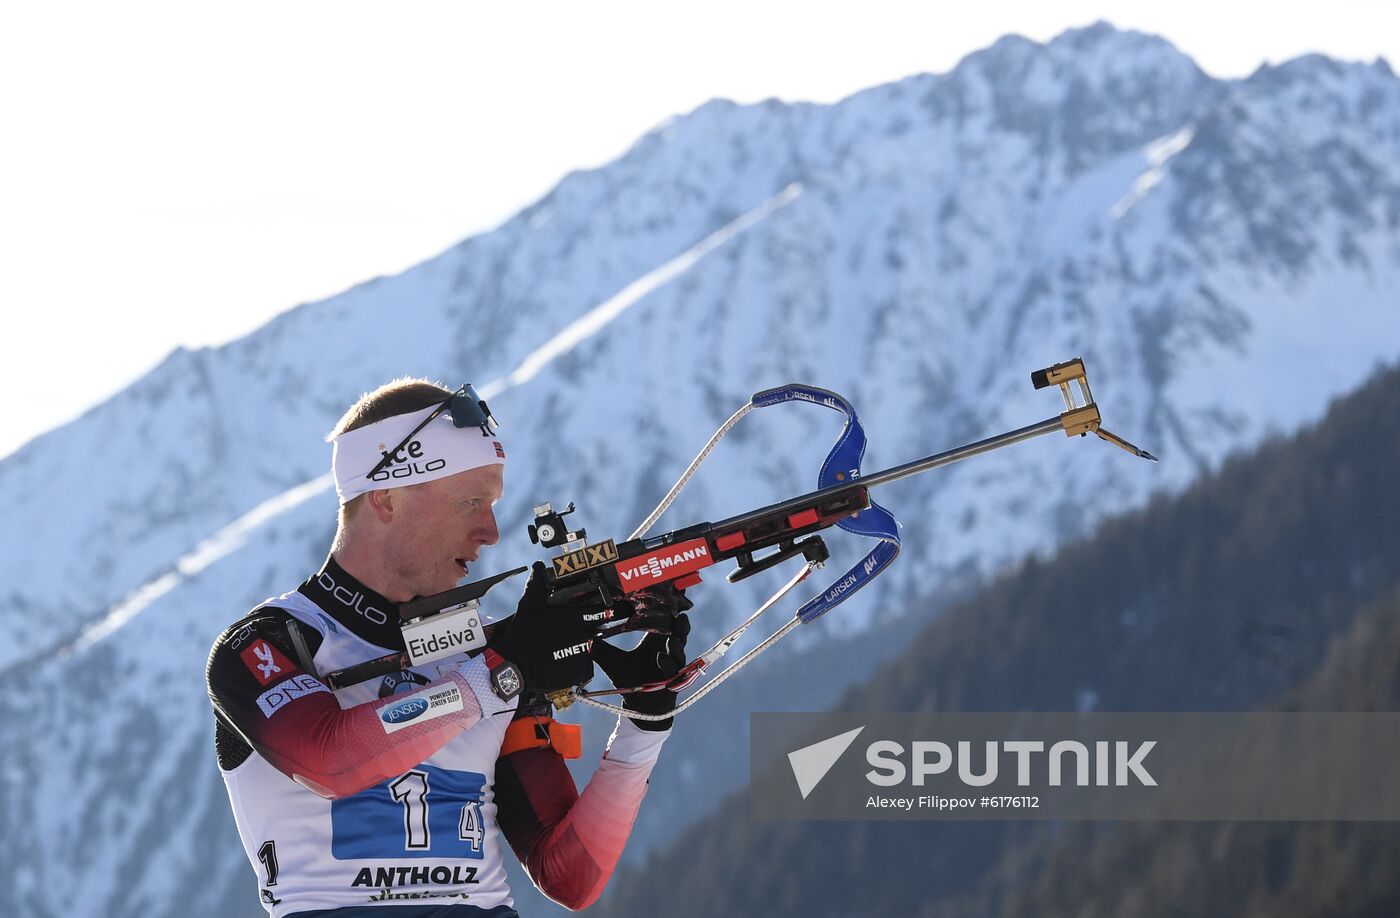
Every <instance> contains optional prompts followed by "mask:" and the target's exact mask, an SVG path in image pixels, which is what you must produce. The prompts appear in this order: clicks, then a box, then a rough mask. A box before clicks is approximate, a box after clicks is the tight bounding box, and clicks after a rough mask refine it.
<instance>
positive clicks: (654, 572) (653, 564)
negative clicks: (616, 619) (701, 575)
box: [617, 539, 714, 593]
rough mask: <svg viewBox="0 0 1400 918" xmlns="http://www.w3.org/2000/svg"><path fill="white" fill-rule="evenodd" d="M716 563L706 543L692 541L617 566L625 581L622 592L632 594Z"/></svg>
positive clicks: (630, 559) (631, 559) (699, 540)
mask: <svg viewBox="0 0 1400 918" xmlns="http://www.w3.org/2000/svg"><path fill="white" fill-rule="evenodd" d="M713 563H714V559H713V558H712V557H711V556H710V547H709V545H708V544H707V543H706V542H705V540H704V539H691V540H690V541H689V542H682V543H680V544H679V545H673V546H672V547H670V548H667V549H662V550H660V551H655V552H652V553H651V554H649V555H642V556H641V557H639V558H629V559H628V560H626V561H624V562H622V563H621V564H618V565H617V576H618V579H619V580H621V581H622V591H623V592H624V593H631V592H633V591H635V590H640V589H642V588H644V587H648V586H651V585H652V584H654V583H658V582H660V581H662V580H669V579H673V578H676V577H679V576H681V575H682V574H689V573H691V572H692V571H698V570H700V568H702V567H708V566H709V565H711V564H713Z"/></svg>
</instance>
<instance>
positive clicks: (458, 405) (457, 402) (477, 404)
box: [365, 383, 497, 478]
mask: <svg viewBox="0 0 1400 918" xmlns="http://www.w3.org/2000/svg"><path fill="white" fill-rule="evenodd" d="M444 411H448V412H451V414H452V424H453V426H455V427H480V428H481V435H482V436H483V437H489V436H491V435H492V434H494V433H495V432H496V426H497V425H496V419H495V418H494V417H492V416H491V409H490V408H488V407H486V400H485V399H483V398H482V397H481V396H480V395H478V394H477V392H476V389H474V388H472V384H471V383H463V384H462V387H461V388H460V389H458V390H457V391H456V392H453V393H452V394H451V395H449V396H448V397H447V398H445V399H443V400H442V401H441V402H439V403H438V406H437V407H436V408H434V409H433V410H432V412H431V413H429V415H428V416H427V417H426V418H424V419H423V420H422V421H420V422H419V424H418V426H417V427H415V428H413V429H412V430H410V431H409V432H408V436H406V437H404V438H403V439H402V440H400V441H399V442H398V444H397V445H396V446H395V447H394V448H393V449H391V450H389V451H388V452H386V453H385V454H384V458H383V459H380V460H379V463H378V464H377V465H375V467H374V468H372V469H370V470H369V474H368V475H366V476H365V477H366V478H373V477H374V476H375V475H378V474H379V473H380V472H382V471H383V470H384V469H385V468H387V467H388V466H389V463H390V462H392V461H393V460H392V457H393V456H394V454H395V453H397V452H398V451H399V450H401V449H403V448H404V447H405V446H407V445H408V441H409V440H412V439H413V438H414V437H416V436H418V431H420V430H422V429H423V428H424V427H427V426H428V425H429V424H431V423H432V422H433V421H434V420H435V419H436V418H437V417H438V416H439V415H441V414H442V413H443V412H444Z"/></svg>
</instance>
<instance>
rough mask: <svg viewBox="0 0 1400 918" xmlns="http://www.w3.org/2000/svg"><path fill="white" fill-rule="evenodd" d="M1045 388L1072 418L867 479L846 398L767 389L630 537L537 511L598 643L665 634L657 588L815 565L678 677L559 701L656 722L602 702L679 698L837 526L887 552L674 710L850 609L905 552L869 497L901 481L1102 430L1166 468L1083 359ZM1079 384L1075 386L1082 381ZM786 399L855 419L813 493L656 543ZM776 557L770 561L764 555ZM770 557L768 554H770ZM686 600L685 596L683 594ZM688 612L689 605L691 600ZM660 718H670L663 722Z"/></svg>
mask: <svg viewBox="0 0 1400 918" xmlns="http://www.w3.org/2000/svg"><path fill="white" fill-rule="evenodd" d="M1031 381H1032V383H1033V385H1034V386H1035V388H1037V389H1041V388H1046V387H1048V386H1052V385H1054V386H1059V387H1060V389H1061V392H1062V394H1063V395H1064V399H1065V409H1066V410H1065V411H1064V412H1063V413H1061V414H1059V415H1057V416H1055V417H1052V418H1047V419H1046V420H1044V421H1041V422H1040V423H1038V424H1032V425H1030V426H1028V427H1022V428H1020V429H1019V430H1013V431H1009V432H1007V433H1004V434H1000V435H998V436H994V437H989V438H987V439H984V440H979V441H977V442H975V443H969V444H967V445H965V446H960V447H957V448H955V449H951V450H947V451H946V452H942V453H938V454H935V455H932V456H926V457H924V458H922V459H917V460H914V461H913V462H909V463H905V464H904V465H900V466H895V467H894V468H890V469H885V470H883V471H880V472H875V473H872V474H862V472H861V469H860V462H861V457H862V456H863V454H864V452H865V442H866V441H865V433H864V430H863V429H862V428H861V425H860V421H859V419H858V417H857V416H856V412H855V409H854V408H853V407H852V406H851V404H850V402H848V401H847V400H846V399H845V398H843V397H842V396H840V395H838V394H836V393H835V392H830V391H828V390H826V389H819V388H816V387H813V386H805V385H800V384H792V385H787V386H780V387H777V388H774V389H766V390H764V391H762V392H759V393H757V394H755V395H754V396H753V398H752V399H750V401H749V403H748V404H747V405H745V406H744V407H743V408H741V409H740V410H739V411H738V412H736V413H735V414H734V415H733V416H732V417H731V418H730V419H729V420H728V421H726V422H725V424H724V425H723V426H721V427H720V429H719V431H717V432H716V433H715V435H714V436H713V437H712V438H711V439H710V442H709V443H708V444H706V446H705V448H704V449H703V450H701V452H700V454H699V455H698V456H696V458H695V460H694V461H693V462H692V463H691V465H690V467H689V468H687V469H686V471H685V473H684V474H683V475H682V476H681V478H680V480H679V481H678V482H677V483H676V485H675V486H674V487H673V488H672V489H671V492H670V493H669V494H667V496H666V498H665V499H664V500H663V501H662V502H661V504H660V505H658V506H657V508H656V509H655V510H654V511H653V512H652V514H651V515H650V516H649V517H648V518H647V519H646V520H645V521H644V522H643V523H642V525H641V526H639V527H638V528H637V530H636V531H635V532H633V533H632V534H631V535H630V536H629V537H628V538H627V539H626V540H625V541H622V542H615V541H614V540H612V539H608V540H606V541H603V542H598V543H594V544H589V543H588V542H587V539H586V536H587V533H586V532H585V530H583V529H579V530H576V531H571V530H570V529H569V527H568V525H567V524H566V523H565V521H564V517H565V516H567V515H568V514H570V513H572V512H573V511H574V505H573V503H570V504H569V505H568V506H567V507H565V508H564V509H563V510H559V511H556V510H554V508H553V507H552V506H551V505H550V504H544V505H541V506H539V507H536V508H535V521H534V523H533V524H532V525H530V527H529V534H530V539H531V541H533V542H536V543H537V544H539V545H541V546H543V547H545V548H560V547H562V548H563V551H562V553H561V554H559V555H556V556H555V557H554V558H552V559H551V562H552V570H550V571H549V577H548V590H549V602H550V603H551V604H554V605H563V604H566V603H568V604H578V603H588V604H589V605H590V606H591V607H593V608H594V611H593V612H592V613H591V614H592V615H596V616H597V622H598V624H597V636H598V637H601V638H607V637H610V636H613V635H617V634H620V633H622V632H626V631H638V630H641V631H652V632H655V631H658V630H661V631H664V630H665V628H666V627H667V622H668V621H669V620H672V619H673V617H674V611H675V605H674V603H659V604H658V603H653V602H645V601H643V602H638V601H637V600H638V599H639V598H640V597H642V596H643V595H644V594H643V592H642V591H648V593H654V592H655V591H656V589H657V588H662V589H663V590H665V591H670V590H675V591H684V590H686V589H687V588H689V587H692V586H694V585H696V584H698V583H700V580H701V578H700V572H701V571H702V570H704V569H705V568H707V567H710V566H712V565H715V564H718V563H720V562H722V561H729V560H733V561H734V562H735V567H734V569H733V570H732V571H730V573H729V575H728V577H727V579H728V580H729V582H730V583H737V582H738V581H740V580H743V579H745V578H747V577H752V576H753V575H754V574H757V573H760V572H761V571H765V570H767V569H769V568H771V567H773V566H775V565H777V564H780V563H782V562H783V561H786V560H788V559H789V558H795V557H797V556H798V555H801V556H802V557H803V558H804V559H805V564H804V566H803V568H802V569H801V570H799V571H798V572H797V574H796V575H794V576H793V577H792V579H790V580H789V581H788V582H787V584H785V585H784V586H783V588H782V589H780V590H779V591H778V592H777V593H775V594H774V595H773V596H772V597H770V598H769V599H768V600H767V601H766V602H765V603H764V604H763V605H762V606H760V607H759V609H758V610H757V611H756V612H754V614H753V615H752V616H750V617H749V618H748V619H746V620H745V621H744V622H743V623H741V624H740V625H739V626H738V627H737V628H735V629H734V630H733V631H731V632H730V633H729V634H727V635H725V636H724V638H722V639H721V640H720V641H719V642H718V643H716V644H715V645H714V646H713V647H711V648H710V649H709V650H707V651H706V652H705V653H703V654H701V655H699V656H698V657H696V658H695V659H694V660H692V661H691V662H690V663H688V664H686V665H685V666H684V667H682V668H681V669H680V671H679V672H678V673H677V674H676V675H675V676H674V677H672V678H669V679H667V680H665V681H658V682H653V683H648V684H643V685H638V686H628V687H622V688H615V689H610V690H602V691H584V690H582V689H575V690H574V691H573V692H572V693H570V692H558V693H554V694H553V695H552V696H551V699H552V700H553V701H554V702H555V704H556V705H559V706H561V707H562V706H565V705H567V704H568V703H570V702H571V701H572V700H573V699H574V698H578V699H581V700H583V701H585V702H586V703H589V704H593V705H594V706H597V707H603V708H606V709H608V710H610V711H615V712H618V713H623V714H626V715H627V716H629V717H633V718H635V719H642V720H645V719H649V717H652V715H645V714H639V713H637V712H635V711H624V710H623V709H621V708H617V707H614V706H612V705H606V704H603V703H601V702H598V701H596V700H594V699H595V698H596V696H599V695H607V694H614V693H616V694H624V695H625V694H630V693H634V692H654V691H671V692H675V691H680V690H681V689H684V688H685V687H687V686H689V685H690V684H691V683H692V682H694V680H695V679H696V678H697V677H698V676H699V675H700V673H701V672H703V671H704V670H705V669H706V668H708V667H709V666H710V665H711V664H712V663H714V662H715V660H717V659H718V658H719V657H720V656H722V655H723V654H724V653H725V652H726V651H728V650H729V648H730V647H732V646H733V645H734V643H735V642H736V641H738V639H739V637H740V636H741V635H742V634H743V633H744V631H745V630H747V629H748V627H749V626H750V625H751V624H753V622H754V621H755V620H756V619H757V618H758V617H759V616H760V615H762V614H763V613H764V612H766V611H767V610H768V609H770V608H772V607H773V605H774V604H776V603H777V601H778V600H780V599H781V598H782V597H783V596H785V595H786V594H787V593H788V592H789V591H790V590H792V589H793V588H794V587H796V586H797V584H798V583H800V582H802V581H803V580H804V579H806V577H807V576H808V575H809V574H811V573H812V571H814V570H816V569H817V568H819V567H822V566H823V564H824V562H825V561H826V560H827V558H828V556H829V553H828V551H827V547H826V543H825V542H824V541H823V539H822V536H821V535H820V534H819V533H820V532H821V531H822V530H825V529H828V528H830V527H832V526H837V527H839V528H842V529H845V530H847V531H849V532H853V533H856V534H858V535H863V536H866V537H869V538H873V539H875V540H877V544H876V545H875V547H874V548H872V549H871V550H870V551H869V552H868V553H867V554H866V556H865V557H864V558H863V559H862V560H861V561H859V562H857V564H856V565H855V566H854V567H852V568H851V569H850V570H849V571H847V572H846V573H845V574H844V575H842V576H841V577H840V578H838V579H837V580H836V581H835V582H834V583H833V584H832V585H831V586H830V587H828V588H827V589H826V590H825V591H823V592H822V593H820V594H818V595H817V596H814V597H813V598H812V599H810V600H808V601H807V602H806V603H804V604H803V605H802V606H801V607H800V608H799V609H798V610H797V613H796V614H795V615H794V617H793V618H792V619H791V620H790V621H789V622H788V623H787V624H786V625H784V626H783V628H781V629H779V631H777V632H776V633H774V634H773V635H772V636H770V637H769V638H768V639H766V640H765V641H763V642H762V643H761V644H759V645H758V646H757V647H755V648H753V649H752V650H750V651H749V652H748V653H747V654H746V655H745V656H744V657H742V658H741V659H740V660H738V661H737V662H735V663H734V664H733V665H731V666H730V667H729V668H728V669H726V670H724V671H723V672H722V673H720V674H719V675H717V676H716V677H715V678H713V679H711V680H710V681H709V682H708V683H707V684H706V685H705V686H703V687H702V688H701V689H700V690H699V691H697V692H695V693H694V694H693V695H691V697H689V698H687V699H686V700H685V701H684V702H682V703H681V704H680V705H679V706H678V707H677V708H676V713H679V712H680V711H682V710H685V708H687V707H688V706H690V705H691V704H693V703H694V702H696V701H698V700H699V699H700V698H701V697H702V696H703V695H705V694H706V693H708V692H709V691H710V690H711V689H713V688H714V687H715V686H717V685H718V684H719V683H720V682H722V681H723V680H724V679H726V678H728V677H729V676H730V675H732V674H733V673H734V672H735V671H736V670H737V669H739V668H740V667H742V666H744V665H745V664H747V663H748V662H749V661H750V660H751V659H753V658H754V657H755V656H757V655H758V654H759V653H761V652H762V651H763V650H766V649H767V648H768V647H770V646H772V644H773V643H775V642H776V641H778V640H779V639H781V638H782V637H784V636H785V635H786V634H787V633H788V632H790V631H791V630H792V629H793V628H795V627H796V626H797V625H799V624H807V623H810V622H812V621H815V620H816V619H817V618H818V617H820V616H821V615H823V614H824V613H825V612H827V611H828V610H830V609H831V608H833V607H835V606H836V605H839V604H840V603H841V602H844V601H845V600H846V599H849V598H850V597H851V596H852V595H854V594H855V593H856V592H857V591H858V590H860V589H861V588H862V587H864V586H865V585H866V584H867V583H869V582H870V581H871V580H873V579H874V578H875V576H877V575H878V574H880V573H881V572H882V571H883V570H884V569H885V568H886V567H888V566H889V564H890V563H891V562H892V561H893V560H894V558H895V556H896V555H897V554H898V553H899V532H898V524H897V523H896V522H895V519H894V517H893V516H892V515H891V514H890V513H889V511H887V510H885V509H884V508H883V507H881V506H880V505H879V504H876V503H875V502H874V501H872V500H871V499H870V489H871V488H873V487H875V486H877V485H882V484H887V483H889V482H892V481H898V480H899V479H901V478H907V477H909V476H911V475H916V474H919V473H920V472H926V471H928V470H930V469H934V468H938V467H940V466H944V465H950V464H952V463H954V462H957V461H959V460H962V459H967V458H970V457H972V456H977V455H981V454H983V453H988V452H991V451H993V450H996V449H1000V448H1002V447H1004V446H1010V445H1011V444H1013V443H1019V442H1021V441H1023V440H1029V439H1032V438H1034V437H1038V436H1041V435H1043V434H1048V433H1052V432H1054V431H1057V430H1063V431H1064V432H1065V433H1066V434H1067V435H1069V436H1073V435H1075V434H1078V435H1080V436H1087V435H1088V434H1089V433H1094V434H1096V435H1097V436H1099V437H1100V438H1102V439H1104V440H1106V441H1107V442H1109V443H1112V444H1114V445H1115V446H1118V447H1120V448H1122V449H1125V450H1127V451H1128V452H1130V453H1132V454H1133V455H1135V456H1140V457H1142V458H1144V459H1150V460H1152V461H1154V462H1155V461H1156V458H1155V457H1153V456H1152V455H1151V454H1150V453H1147V452H1145V451H1144V450H1141V449H1139V448H1137V447H1136V446H1133V445H1132V444H1131V443H1128V442H1127V441H1126V440H1123V439H1122V438H1120V437H1118V436H1115V435H1114V434H1112V433H1109V432H1108V431H1107V430H1104V429H1103V428H1102V426H1101V423H1100V421H1101V419H1100V415H1099V409H1098V406H1097V405H1096V404H1095V403H1094V400H1093V395H1092V394H1091V392H1090V390H1089V383H1088V379H1087V377H1086V376H1085V372H1084V362H1083V361H1082V360H1081V359H1079V358H1075V359H1074V360H1070V361H1067V362H1065V363H1060V364H1056V365H1055V366H1052V367H1047V368H1045V369H1043V370H1037V371H1036V372H1034V373H1032V374H1031ZM1072 384H1073V385H1072ZM788 401H806V402H811V403H813V404H817V405H822V406H824V407H827V408H831V409H833V410H837V411H840V412H842V413H843V414H844V415H845V416H846V423H845V427H844V428H843V429H842V432H841V436H840V438H839V439H838V440H837V442H836V445H835V446H834V447H833V448H832V450H831V453H830V454H829V455H828V456H827V459H826V461H825V462H824V463H823V464H822V469H821V473H820V475H819V477H818V488H817V490H815V491H812V492H809V493H807V494H803V495H801V496H799V497H794V498H791V499H789V500H785V501H781V502H779V503H776V504H770V505H769V506H766V507H760V508H759V509H757V510H752V511H750V512H748V513H741V514H739V515H738V516H734V517H730V518H729V519H726V520H721V521H719V522H716V523H697V524H695V525H693V526H687V527H684V528H682V529H676V530H673V531H671V532H667V533H664V534H662V535H658V536H652V537H650V538H647V537H646V532H647V530H648V529H650V528H651V526H652V524H654V523H655V522H656V520H657V519H658V518H659V517H660V516H661V514H662V513H663V512H665V510H666V508H667V507H668V506H670V504H671V502H672V501H673V500H674V499H675V497H676V495H677V494H678V493H679V492H680V490H681V489H682V488H683V487H684V486H685V484H686V483H687V482H688V481H689V479H690V477H691V476H692V475H693V474H694V473H695V470H696V469H697V468H698V467H699V465H700V463H701V462H703V461H704V459H705V458H706V457H707V456H708V455H709V453H710V451H711V450H713V449H714V447H715V445H716V444H717V443H718V442H719V440H720V439H721V438H722V437H723V436H724V435H725V434H726V433H727V432H728V431H729V430H730V429H731V428H732V427H733V426H734V425H735V424H736V423H738V421H739V419H740V418H742V417H743V416H744V415H745V414H747V413H748V412H749V411H752V410H753V409H754V408H762V407H768V406H771V405H776V404H780V403H783V402H788ZM765 552H766V553H765ZM760 553H764V554H760ZM680 595H681V596H682V597H683V593H681V594H680ZM682 601H683V602H684V603H685V604H684V608H688V607H689V603H688V601H684V600H682ZM655 719H658V720H659V719H661V717H659V716H657V717H655Z"/></svg>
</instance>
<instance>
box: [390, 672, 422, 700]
mask: <svg viewBox="0 0 1400 918" xmlns="http://www.w3.org/2000/svg"><path fill="white" fill-rule="evenodd" d="M427 684H428V680H427V678H426V677H424V676H420V675H418V674H417V673H415V672H413V671H411V670H407V669H403V670H399V671H398V672H396V673H390V674H389V675H387V676H385V677H384V680H383V681H382V682H380V683H379V697H380V698H388V697H389V696H390V695H402V694H404V693H406V692H412V691H415V690H416V689H417V688H418V687H419V686H420V685H427Z"/></svg>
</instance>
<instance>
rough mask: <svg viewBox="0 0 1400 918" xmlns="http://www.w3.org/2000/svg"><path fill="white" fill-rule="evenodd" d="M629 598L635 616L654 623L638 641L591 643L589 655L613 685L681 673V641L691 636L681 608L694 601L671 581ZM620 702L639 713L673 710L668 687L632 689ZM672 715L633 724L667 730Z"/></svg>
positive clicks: (673, 698) (673, 696)
mask: <svg viewBox="0 0 1400 918" xmlns="http://www.w3.org/2000/svg"><path fill="white" fill-rule="evenodd" d="M631 601H632V603H633V604H634V605H635V606H636V609H635V612H634V615H638V616H645V620H646V621H647V622H648V623H649V624H651V625H652V628H651V629H650V630H649V632H648V634H647V635H646V636H645V637H643V638H642V640H641V643H639V644H638V645H637V646H636V647H634V648H633V649H631V650H622V649H620V648H617V647H614V646H613V645H611V644H609V643H608V642H607V641H603V640H598V641H594V642H593V659H594V660H595V661H596V662H597V663H598V666H599V667H600V668H601V669H602V670H603V672H605V673H607V676H608V678H609V679H611V680H612V684H613V685H614V686H616V687H617V688H631V687H633V686H637V685H644V684H646V683H648V682H662V681H664V680H666V679H670V678H671V677H672V676H674V675H676V673H678V672H680V670H681V667H683V666H685V640H686V638H687V637H688V636H689V635H690V619H689V618H687V617H686V615H685V610H687V609H690V608H692V607H693V606H694V605H695V604H694V603H692V602H691V601H690V600H689V599H687V598H686V596H685V594H684V593H682V592H680V591H679V590H677V589H675V587H673V586H671V585H670V584H669V583H668V584H663V585H662V586H660V587H653V588H651V589H648V590H643V591H641V592H639V593H638V594H636V595H635V596H634V597H632V600H631ZM622 706H623V707H624V708H626V709H627V710H629V711H636V712H637V713H638V714H669V713H671V712H672V711H674V710H675V709H676V693H675V692H672V691H668V690H666V689H659V690H657V691H654V692H632V693H630V694H627V695H623V696H622ZM673 720H674V718H671V717H668V718H666V719H665V720H634V721H632V723H634V724H636V725H637V726H638V727H639V728H641V729H643V730H669V729H671V723H672V722H673Z"/></svg>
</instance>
